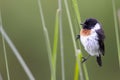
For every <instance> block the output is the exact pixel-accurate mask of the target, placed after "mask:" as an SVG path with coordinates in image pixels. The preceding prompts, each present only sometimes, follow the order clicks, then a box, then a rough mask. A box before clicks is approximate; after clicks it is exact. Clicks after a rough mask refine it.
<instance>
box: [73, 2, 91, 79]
mask: <svg viewBox="0 0 120 80" xmlns="http://www.w3.org/2000/svg"><path fill="white" fill-rule="evenodd" d="M72 3H73V7H74V10H75V14H76V18H77V22H78V24H80V23H81V16H80V12H79V7H78V2H77V0H72ZM79 27H80V28H81V25H79ZM75 28H76V30H79V29H78V27H75ZM79 48H80V49H81V45H80V44H79ZM81 57H82V52H81ZM81 57H80V58H81ZM83 70H84V73H85V80H89V76H88V71H87V67H86V65H85V64H83ZM81 74H83V73H81Z"/></svg>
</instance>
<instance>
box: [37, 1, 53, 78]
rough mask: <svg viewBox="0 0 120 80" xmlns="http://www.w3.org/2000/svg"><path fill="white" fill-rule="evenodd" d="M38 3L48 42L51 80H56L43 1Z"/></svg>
mask: <svg viewBox="0 0 120 80" xmlns="http://www.w3.org/2000/svg"><path fill="white" fill-rule="evenodd" d="M37 1H38V7H39V12H40V16H41V21H42V27H43V32H44V36H45V42H46V46H47V52H48V58H49V64H50V70H51V80H55V78H54V69H53V64H52V50H51V45H50V38H49V35H48V30H47V28H46V25H45V20H44V15H43V10H42V5H41V1H40V0H37Z"/></svg>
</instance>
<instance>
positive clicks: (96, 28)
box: [93, 23, 101, 30]
mask: <svg viewBox="0 0 120 80" xmlns="http://www.w3.org/2000/svg"><path fill="white" fill-rule="evenodd" d="M100 28H101V27H100V24H99V23H97V24H96V25H95V27H94V28H93V29H94V30H99V29H100Z"/></svg>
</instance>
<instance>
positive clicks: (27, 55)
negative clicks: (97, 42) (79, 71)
mask: <svg viewBox="0 0 120 80" xmlns="http://www.w3.org/2000/svg"><path fill="white" fill-rule="evenodd" d="M62 1H63V0H62ZM41 2H42V7H43V13H44V16H45V23H46V26H47V29H48V32H49V36H50V42H51V46H53V35H54V25H55V15H56V11H57V8H58V2H57V0H41ZM115 2H116V7H117V10H118V9H119V8H120V0H115ZM68 3H69V8H70V12H71V16H72V21H74V22H76V20H75V19H74V17H75V14H74V10H73V5H72V0H68ZM62 5H63V6H62V16H63V18H62V19H63V36H64V56H65V77H66V78H65V80H73V79H74V67H75V53H74V48H73V43H72V38H71V33H70V29H69V24H68V19H67V15H66V11H65V7H64V3H63V4H62ZM78 5H79V10H80V14H81V20H82V22H84V20H85V19H86V18H89V17H92V18H96V19H98V20H99V21H100V22H101V24H102V26H103V29H104V31H105V35H106V39H105V48H106V52H105V56H104V57H103V66H102V67H99V66H98V65H97V63H96V61H95V57H91V58H90V59H89V60H88V61H87V62H86V65H87V69H88V75H89V78H90V80H120V69H119V64H118V54H117V46H116V38H115V29H114V28H115V27H114V19H113V11H112V1H111V0H78ZM0 7H1V14H2V24H3V27H4V29H5V31H6V32H7V34H8V35H9V37H10V38H11V40H12V41H13V43H14V44H15V46H16V48H17V49H18V50H19V52H20V53H21V56H22V57H23V59H24V60H25V62H26V63H27V65H28V66H29V68H30V70H31V71H32V73H33V75H34V76H35V78H36V80H50V66H49V61H48V55H47V50H46V44H45V37H44V35H43V29H42V24H41V17H40V14H39V8H38V3H37V0H1V1H0ZM74 27H79V24H75V25H74ZM78 33H79V32H75V35H77V34H78ZM76 42H77V43H78V44H80V42H79V41H76ZM82 48H83V47H82ZM6 49H7V57H8V62H9V69H10V78H11V80H28V77H27V75H26V74H25V72H24V70H23V69H22V67H21V65H20V64H19V62H18V60H17V59H16V57H15V55H14V54H13V52H12V50H11V49H10V47H9V46H8V44H7V43H6ZM82 51H83V53H84V54H83V55H85V56H86V55H87V54H86V52H85V51H84V50H82ZM57 54H58V55H57V70H56V71H57V73H56V74H57V80H61V61H60V50H59V45H58V53H57ZM0 73H1V75H2V77H3V80H7V75H6V68H5V60H4V54H3V45H2V39H1V35H0Z"/></svg>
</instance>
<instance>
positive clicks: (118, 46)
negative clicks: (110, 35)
mask: <svg viewBox="0 0 120 80" xmlns="http://www.w3.org/2000/svg"><path fill="white" fill-rule="evenodd" d="M112 7H113V16H114V24H115V35H116V42H117V50H118V61H119V67H120V40H119V39H120V38H119V31H118V30H119V28H118V23H117V16H116V15H117V14H116V5H115V0H112Z"/></svg>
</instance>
